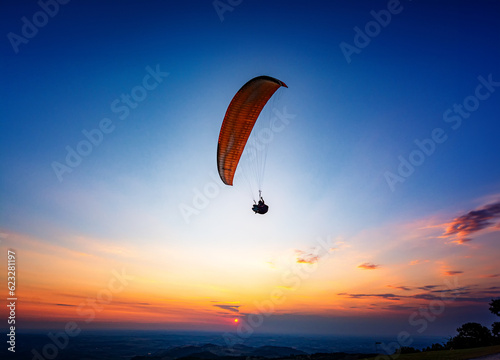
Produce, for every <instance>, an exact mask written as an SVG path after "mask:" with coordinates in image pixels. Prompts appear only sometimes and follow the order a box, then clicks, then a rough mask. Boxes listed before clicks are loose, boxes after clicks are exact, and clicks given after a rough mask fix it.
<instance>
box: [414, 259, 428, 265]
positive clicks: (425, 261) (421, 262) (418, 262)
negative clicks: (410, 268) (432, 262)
mask: <svg viewBox="0 0 500 360" xmlns="http://www.w3.org/2000/svg"><path fill="white" fill-rule="evenodd" d="M428 262H429V260H418V259H417V260H412V261H410V265H418V264H423V263H428Z"/></svg>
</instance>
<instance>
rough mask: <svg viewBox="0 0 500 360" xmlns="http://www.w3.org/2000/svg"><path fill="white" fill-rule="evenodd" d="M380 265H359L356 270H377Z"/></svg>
mask: <svg viewBox="0 0 500 360" xmlns="http://www.w3.org/2000/svg"><path fill="white" fill-rule="evenodd" d="M379 267H380V265H377V264H372V263H363V264H361V265H358V268H360V269H363V270H375V269H378V268H379Z"/></svg>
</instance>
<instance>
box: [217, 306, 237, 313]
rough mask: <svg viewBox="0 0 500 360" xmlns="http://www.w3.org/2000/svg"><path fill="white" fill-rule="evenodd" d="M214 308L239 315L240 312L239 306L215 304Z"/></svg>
mask: <svg viewBox="0 0 500 360" xmlns="http://www.w3.org/2000/svg"><path fill="white" fill-rule="evenodd" d="M214 306H215V307H218V308H220V309H223V310H227V311H231V312H235V313H239V312H240V309H239V308H240V306H241V305H228V304H216V305H214Z"/></svg>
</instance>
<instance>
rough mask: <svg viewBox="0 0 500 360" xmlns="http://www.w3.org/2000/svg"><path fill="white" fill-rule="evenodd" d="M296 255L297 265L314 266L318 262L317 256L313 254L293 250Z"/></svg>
mask: <svg viewBox="0 0 500 360" xmlns="http://www.w3.org/2000/svg"><path fill="white" fill-rule="evenodd" d="M295 252H296V254H297V263H298V264H310V265H312V264H316V263H317V262H318V261H319V258H320V257H319V255H317V254H313V253H306V252H304V251H302V250H295Z"/></svg>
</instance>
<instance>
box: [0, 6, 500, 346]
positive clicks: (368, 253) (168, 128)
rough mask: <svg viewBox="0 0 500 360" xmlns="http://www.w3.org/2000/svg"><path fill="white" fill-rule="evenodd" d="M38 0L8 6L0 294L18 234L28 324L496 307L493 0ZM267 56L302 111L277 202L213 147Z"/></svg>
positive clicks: (21, 314)
mask: <svg viewBox="0 0 500 360" xmlns="http://www.w3.org/2000/svg"><path fill="white" fill-rule="evenodd" d="M61 2H63V3H64V1H62V0H61ZM41 3H42V5H43V4H49V5H43V6H42V5H40V4H39V3H37V2H36V1H15V0H8V1H3V2H2V4H1V5H0V10H1V11H0V24H1V25H0V26H1V30H2V34H3V35H4V38H3V41H2V42H1V50H0V51H1V52H0V80H1V84H2V85H1V87H0V89H1V96H2V99H3V101H2V109H1V114H2V121H1V131H0V137H1V142H0V146H1V151H0V166H1V169H0V171H1V172H0V174H1V177H0V194H1V198H0V199H1V201H0V204H1V214H0V215H1V216H0V241H1V242H0V249H1V257H0V264H2V265H1V269H2V270H1V271H0V280H1V284H2V289H4V290H2V291H4V292H5V294H3V295H2V297H3V298H6V293H7V290H6V288H7V286H6V277H7V271H6V263H7V249H12V250H14V251H15V252H16V255H17V273H16V276H17V296H18V299H19V300H18V309H17V311H18V319H19V328H21V329H33V328H35V329H47V328H51V329H52V328H56V329H58V328H64V326H65V324H67V323H68V322H69V321H75V322H76V323H77V324H78V325H79V326H81V327H82V328H88V329H114V328H126V329H155V330H163V329H164V330H217V331H230V332H238V331H240V332H243V331H245V330H244V329H243V328H242V327H244V326H250V327H252V329H253V331H255V332H275V333H288V332H295V333H310V334H373V333H377V334H385V335H389V336H392V335H394V336H397V334H398V333H399V332H400V331H408V332H409V333H410V334H412V335H413V336H421V335H444V336H448V335H453V334H454V332H455V329H456V328H457V327H458V326H460V325H461V324H463V323H464V322H468V321H475V322H480V323H482V324H483V325H486V326H490V324H491V323H492V322H493V321H498V318H497V319H495V316H494V315H492V314H491V313H490V312H489V311H488V302H489V301H490V300H491V299H493V298H498V297H500V286H499V280H500V263H499V261H498V259H499V254H500V166H499V164H500V156H499V154H500V141H499V133H500V117H499V112H500V31H499V26H498V19H499V18H500V3H499V2H498V1H493V0H492V1H479V2H469V1H430V0H429V1H409V0H401V1H400V2H398V1H395V0H391V1H369V2H368V1H347V0H341V1H286V2H285V1H274V2H269V1H264V0H255V1H253V0H252V1H250V0H245V1H236V0H233V1H226V0H221V1H212V0H206V1H205V0H204V1H189V2H187V1H186V2H184V1H160V0H151V1H144V2H139V1H132V0H128V1H107V2H104V3H102V2H100V1H94V0H92V1H85V2H82V1H77V0H72V1H69V2H67V3H66V4H60V3H55V2H54V1H50V0H46V2H45V3H44V1H43V0H42V1H41ZM231 4H232V5H231ZM43 8H45V9H46V10H43ZM47 12H49V13H50V14H49V15H47V14H46V13H47ZM43 14H45V15H43ZM34 23H35V24H38V26H37V25H34ZM367 33H368V34H371V35H367ZM260 75H269V76H272V77H275V78H277V79H280V80H282V81H283V82H285V83H286V84H287V85H288V88H287V89H285V88H283V89H280V93H279V97H278V98H277V99H276V101H273V102H270V103H269V104H268V105H269V106H270V107H269V108H268V109H266V111H267V114H268V116H269V117H272V116H274V115H276V114H277V116H278V117H279V116H281V118H280V119H283V118H285V119H286V120H287V121H286V122H283V124H285V125H286V126H283V128H282V130H280V131H279V132H275V133H274V134H273V139H272V141H271V143H270V148H269V152H268V158H267V166H266V174H265V183H264V187H263V195H264V197H265V199H266V202H267V203H268V204H269V206H270V210H269V213H268V214H266V215H263V216H260V215H255V214H253V212H252V211H251V206H252V203H253V201H252V197H251V196H250V195H249V193H248V191H247V188H246V187H245V184H243V182H242V181H241V177H238V174H237V177H236V180H235V184H234V186H233V187H229V186H225V185H224V184H223V183H222V181H221V180H220V178H219V176H218V174H217V164H216V150H217V139H218V134H219V131H220V126H221V123H222V119H223V118H224V114H225V111H226V109H227V106H228V105H229V102H230V101H231V99H232V97H233V96H234V94H235V93H236V92H237V91H238V89H239V88H240V87H241V86H242V85H243V84H244V83H245V82H247V81H248V80H250V79H251V78H253V77H256V76H260ZM273 114H274V115H273ZM259 120H260V119H259ZM281 121H283V120H281ZM77 151H78V152H79V153H80V154H78V152H77ZM251 314H254V316H253V317H252V315H251ZM259 314H260V315H261V316H260V317H259V316H258V315H259ZM0 316H1V318H2V319H5V318H6V316H7V312H6V307H4V306H2V308H1V310H0ZM235 319H239V320H240V321H239V322H238V323H236V322H235ZM256 319H257V320H259V319H260V320H262V321H260V320H259V321H258V324H257V325H258V326H257V325H255V323H256V321H257V320H256ZM252 323H253V324H254V325H251V324H252ZM249 324H250V325H249ZM3 326H6V322H5V321H2V327H3ZM242 329H243V330H242Z"/></svg>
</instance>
